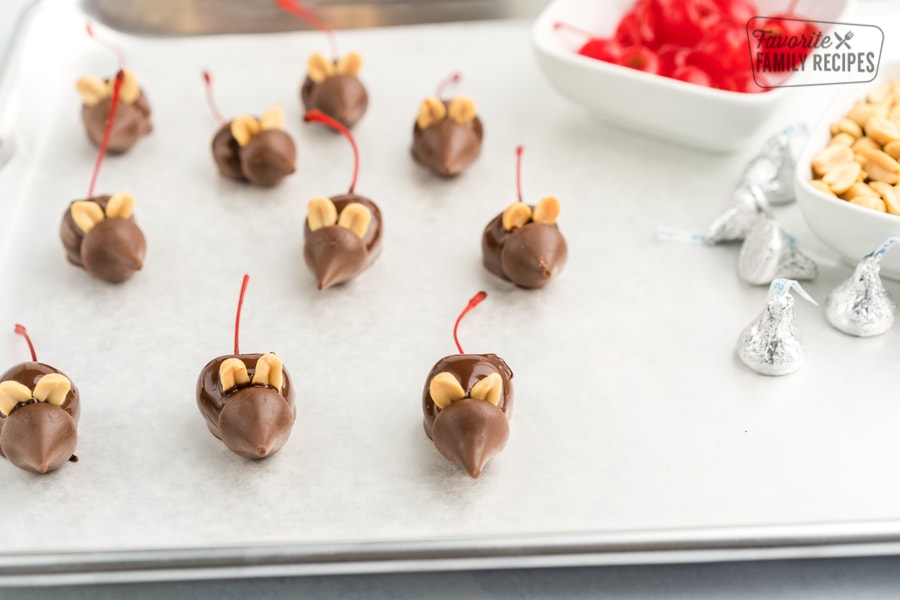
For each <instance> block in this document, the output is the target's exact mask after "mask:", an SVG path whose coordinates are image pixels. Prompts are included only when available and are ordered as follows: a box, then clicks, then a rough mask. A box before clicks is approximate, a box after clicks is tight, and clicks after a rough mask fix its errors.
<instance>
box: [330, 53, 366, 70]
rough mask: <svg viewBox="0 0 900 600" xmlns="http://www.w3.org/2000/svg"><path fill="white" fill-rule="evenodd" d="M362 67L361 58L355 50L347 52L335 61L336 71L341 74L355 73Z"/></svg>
mask: <svg viewBox="0 0 900 600" xmlns="http://www.w3.org/2000/svg"><path fill="white" fill-rule="evenodd" d="M361 68H362V58H361V57H360V56H359V54H357V53H356V52H348V53H347V56H345V57H344V58H342V59H340V60H339V61H338V63H337V69H336V70H337V72H338V73H341V74H343V75H356V74H357V73H359V70H360V69H361Z"/></svg>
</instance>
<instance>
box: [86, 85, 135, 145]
mask: <svg viewBox="0 0 900 600" xmlns="http://www.w3.org/2000/svg"><path fill="white" fill-rule="evenodd" d="M111 105H112V97H111V96H108V97H106V98H104V99H103V100H101V101H100V102H98V103H97V104H95V105H94V106H88V105H86V104H83V105H82V106H81V118H82V120H83V121H84V129H85V131H86V132H87V136H88V139H90V140H91V142H92V143H93V144H94V145H95V146H97V147H98V148H99V147H100V144H101V142H102V141H103V133H104V132H105V131H106V120H107V118H109V109H110V106H111ZM150 113H151V110H150V103H149V102H148V101H147V96H145V95H144V91H143V90H141V93H140V95H139V96H138V99H137V100H135V101H134V103H132V104H128V103H127V102H122V101H121V100H120V101H119V105H118V106H117V107H116V119H115V121H114V122H113V124H112V129H111V130H110V132H109V145H108V146H107V148H106V151H107V152H109V153H110V154H122V153H124V152H128V150H130V149H131V147H132V146H134V144H135V143H136V142H137V141H138V140H139V139H141V138H142V137H144V136H145V135H148V134H149V133H150V132H151V131H153V124H152V123H151V122H150Z"/></svg>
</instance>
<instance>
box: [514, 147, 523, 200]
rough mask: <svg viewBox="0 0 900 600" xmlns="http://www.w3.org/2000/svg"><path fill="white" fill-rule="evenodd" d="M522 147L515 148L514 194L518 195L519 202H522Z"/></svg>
mask: <svg viewBox="0 0 900 600" xmlns="http://www.w3.org/2000/svg"><path fill="white" fill-rule="evenodd" d="M524 150H525V148H523V147H522V146H517V147H516V192H517V193H518V194H519V202H521V201H522V152H523V151H524Z"/></svg>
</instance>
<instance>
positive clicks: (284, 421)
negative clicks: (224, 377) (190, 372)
mask: <svg viewBox="0 0 900 600" xmlns="http://www.w3.org/2000/svg"><path fill="white" fill-rule="evenodd" d="M260 356H262V355H261V354H239V355H237V358H239V359H241V360H242V361H243V362H244V364H245V365H246V366H247V373H248V375H249V376H250V379H251V380H252V379H253V375H254V373H255V372H256V361H257V360H258V359H259V357H260ZM232 357H234V355H230V354H229V355H225V356H219V357H218V358H214V359H213V360H211V361H209V363H207V364H206V366H205V367H203V369H202V370H201V371H200V377H199V378H198V379H197V406H198V407H199V408H200V413H201V414H202V415H203V418H204V419H206V425H207V427H209V430H210V432H212V434H213V435H214V436H216V437H217V438H219V439H220V440H222V442H224V443H225V445H226V446H227V447H228V448H229V449H230V450H231V451H232V452H234V453H235V454H238V455H240V456H243V457H245V458H251V459H259V458H265V457H267V456H271V455H272V454H275V453H276V452H278V451H279V450H280V449H281V447H282V446H284V444H285V442H287V440H288V438H289V437H290V435H291V429H292V428H293V425H294V420H295V419H296V416H297V408H296V406H295V405H294V390H293V387H292V385H291V378H290V375H289V374H288V372H287V369H283V374H284V377H283V381H282V385H281V389H280V390H276V389H274V388H272V387H269V386H261V385H253V384H249V383H248V384H245V385H240V386H237V387H236V388H235V389H233V390H230V391H229V392H228V393H227V394H223V393H222V387H221V386H220V385H219V366H220V365H221V364H222V362H224V361H225V360H226V359H228V358H232Z"/></svg>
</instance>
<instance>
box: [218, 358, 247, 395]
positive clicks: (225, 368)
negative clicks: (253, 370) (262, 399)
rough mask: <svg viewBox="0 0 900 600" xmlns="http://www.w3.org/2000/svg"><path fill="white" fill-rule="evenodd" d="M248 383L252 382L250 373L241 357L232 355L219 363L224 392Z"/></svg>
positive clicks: (220, 379)
mask: <svg viewBox="0 0 900 600" xmlns="http://www.w3.org/2000/svg"><path fill="white" fill-rule="evenodd" d="M248 383H250V375H248V374H247V365H245V364H244V361H242V360H241V359H239V358H237V357H236V356H232V357H231V358H226V359H225V360H223V361H222V364H220V365H219V385H221V386H222V392H228V391H230V390H232V389H234V388H235V387H237V386H239V385H247V384H248Z"/></svg>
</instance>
